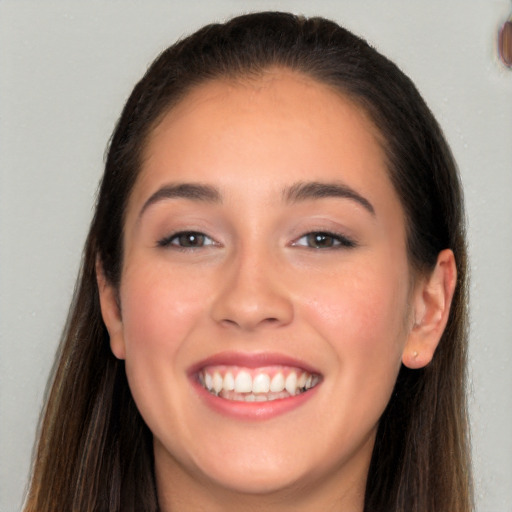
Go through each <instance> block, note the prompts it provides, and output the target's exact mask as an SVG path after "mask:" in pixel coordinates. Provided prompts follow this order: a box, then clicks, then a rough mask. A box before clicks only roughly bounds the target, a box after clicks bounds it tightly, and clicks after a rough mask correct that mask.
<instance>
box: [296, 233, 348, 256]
mask: <svg viewBox="0 0 512 512" xmlns="http://www.w3.org/2000/svg"><path fill="white" fill-rule="evenodd" d="M311 235H320V236H325V237H329V238H332V239H333V240H334V242H335V243H334V244H333V245H331V246H326V247H312V246H311V245H309V243H308V242H307V241H306V243H304V244H301V243H299V242H300V240H303V239H306V240H307V238H308V237H309V236H311ZM291 245H292V246H295V247H305V248H308V249H312V250H317V251H318V250H327V249H330V250H333V249H352V248H354V247H356V246H357V243H356V241H355V240H353V239H352V238H350V237H348V236H347V235H344V234H342V233H335V232H333V231H329V230H324V229H318V230H312V231H308V232H307V233H304V234H303V235H302V236H300V237H299V238H297V239H296V240H295V241H294V242H293V243H292V244H291Z"/></svg>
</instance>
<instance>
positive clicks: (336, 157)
mask: <svg viewBox="0 0 512 512" xmlns="http://www.w3.org/2000/svg"><path fill="white" fill-rule="evenodd" d="M326 179H328V180H330V181H336V180H338V179H339V180H349V181H350V183H349V184H350V185H351V186H354V187H355V188H357V189H360V190H363V191H364V190H365V189H368V188H374V189H378V190H380V191H381V192H385V191H386V192H387V193H388V194H391V195H392V196H393V199H394V200H396V201H398V198H397V197H396V195H394V190H393V187H392V185H391V183H390V180H389V178H388V173H387V166H386V159H385V153H384V150H383V148H382V145H381V143H380V136H379V133H378V130H377V129H376V127H375V125H374V123H373V122H372V121H371V120H370V118H369V116H368V115H367V114H366V112H365V111H364V110H363V109H362V108H361V107H360V106H358V105H357V104H356V103H355V102H354V101H352V100H350V99H349V98H348V97H346V96H344V95H342V94H341V93H340V92H339V91H335V90H334V89H333V88H332V87H329V86H328V85H325V84H322V83H319V82H317V81H316V80H314V79H312V78H310V77H308V76H305V75H303V74H300V73H297V72H293V71H289V70H282V69H274V70H269V71H267V72H266V73H264V74H262V75H260V76H258V77H250V78H244V79H237V80H234V79H232V80H228V79H223V80H220V79H219V80H213V81H210V82H206V83H203V84H201V85H199V86H197V87H195V88H194V89H193V90H192V91H190V92H189V93H188V94H187V95H186V96H185V97H184V99H183V100H181V101H180V102H179V103H178V104H177V105H175V106H174V107H173V108H172V109H171V110H170V111H169V112H168V113H167V114H166V115H165V116H164V117H163V118H162V120H161V122H160V123H159V124H158V125H157V126H156V127H155V128H154V130H153V131H152V132H151V134H150V136H149V138H148V141H147V144H146V147H145V152H144V159H143V166H142V169H141V173H140V176H139V178H138V181H137V185H136V187H135V190H134V193H133V199H134V201H135V202H140V201H142V200H144V196H146V197H147V195H148V194H150V193H152V191H154V190H153V189H154V188H155V187H157V186H158V185H161V184H164V183H165V182H166V181H186V182H188V181H191V180H193V181H200V182H210V181H211V180H214V181H215V182H216V183H215V184H216V185H218V186H219V187H220V188H222V187H223V185H224V184H225V185H233V184H235V183H236V182H241V183H242V184H244V185H245V186H246V187H253V188H254V190H256V189H257V188H258V186H259V185H261V183H265V182H266V180H267V181H268V180H271V181H272V182H274V183H275V185H276V188H278V187H280V188H283V187H284V186H286V185H288V184H289V183H290V181H293V182H297V181H311V180H320V181H322V180H326Z"/></svg>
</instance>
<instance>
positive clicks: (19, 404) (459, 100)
mask: <svg viewBox="0 0 512 512" xmlns="http://www.w3.org/2000/svg"><path fill="white" fill-rule="evenodd" d="M261 9H280V10H291V11H294V12H302V13H305V14H322V15H325V16H328V17H332V18H334V19H336V20H338V21H339V22H340V23H342V24H344V25H345V26H346V27H347V28H349V29H352V30H353V31H355V32H356V33H358V34H360V35H363V36H364V37H366V38H367V39H368V40H369V41H370V42H371V43H373V44H375V45H376V46H377V47H378V48H379V49H380V50H381V51H382V52H383V53H385V54H386V55H388V56H389V57H391V58H392V59H393V60H395V62H397V63H398V64H399V65H400V66H401V67H402V68H403V70H404V71H405V72H406V73H408V74H409V75H410V76H411V78H412V79H413V80H414V81H415V82H416V84H417V85H418V87H419V89H420V91H421V92H422V94H423V95H424V97H425V99H426V100H427V102H428V103H429V105H430V106H431V108H432V110H433V111H434V113H435V114H436V116H437V118H438V120H439V121H440V123H441V125H442V126H443V128H444V130H445V133H446V135H447V138H448V140H449V141H450V143H451V146H452V149H453V151H454V153H455V156H456V158H457V160H458V163H459V167H460V169H461V173H462V178H463V182H464V187H465V191H466V200H467V212H468V220H469V242H470V253H471V268H472V286H471V294H472V322H471V329H472V332H471V377H472V379H471V415H472V428H473V456H474V462H475V473H476V491H477V492H476V494H477V505H478V512H511V511H512V476H511V475H512V372H511V371H510V365H511V362H512V361H511V360H512V357H511V356H512V339H511V337H512V286H511V285H512V279H511V277H512V229H511V226H510V224H511V222H510V220H511V219H512V201H511V199H510V195H511V192H512V71H511V70H508V69H506V68H505V67H504V66H503V65H501V63H500V62H499V60H498V58H497V53H496V39H497V30H498V27H499V26H500V25H501V23H503V21H505V19H506V18H507V17H508V16H509V15H510V14H511V12H512V4H511V3H510V2H509V1H505V0H501V1H498V0H496V1H493V0H485V1H484V0H471V1H468V0H455V1H453V0H452V1H450V2H447V1H433V0H430V1H417V2H411V1H407V0H387V1H386V2H382V1H378V0H373V1H366V2H358V1H356V0H350V1H349V0H347V1H343V0H336V1H335V0H332V1H328V0H323V1H318V2H316V6H314V5H313V2H311V1H299V0H296V1H291V0H282V1H278V0H274V1H272V0H268V1H267V0H252V1H251V0H247V1H243V0H222V1H221V0H216V1H214V2H212V1H205V0H195V1H191V0H174V1H156V0H150V1H142V0H141V1H136V2H135V1H124V2H120V1H110V2H106V1H103V2H98V1H88V2H87V3H86V2H82V3H80V2H78V1H69V0H68V1H60V2H59V1H46V0H45V1H35V0H32V1H27V0H10V1H9V0H0V414H1V417H0V418H1V420H0V486H1V488H0V511H1V512H11V511H16V510H19V508H20V506H21V502H22V497H23V493H24V488H25V486H26V482H27V475H28V471H29V467H30V459H31V450H32V445H33V439H34V435H35V430H36V425H37V421H38V415H39V412H40V408H41V404H42V398H43V394H44V389H45V383H46V379H47V376H48V372H49V370H50V366H51V364H52V361H53V355H54V352H55V348H56V346H57V342H58V339H59V336H60V332H61V329H62V326H63V324H64V320H65V317H66V313H67V308H68V305H69V302H70V298H71V294H72V289H73V285H74V279H75V275H76V273H77V270H78V263H79V259H80V254H81V248H82V244H83V241H84V239H85V234H86V229H87V226H88V222H89V220H90V216H91V208H92V205H93V200H94V193H95V190H96V186H97V181H98V179H99V176H100V173H101V170H102V160H103V152H104V149H105V147H106V143H107V140H108V138H109V136H110V133H111V130H112V128H113V125H114V122H115V120H116V117H117V116H118V114H119V113H120V110H121V108H122V105H123V102H124V101H125V99H126V97H127V95H128V94H129V92H130V89H131V87H132V86H133V85H134V83H135V81H136V80H137V79H138V78H139V77H140V76H141V75H142V73H143V72H144V70H145V69H146V66H147V65H148V63H149V62H150V61H151V60H152V59H153V58H154V57H155V56H156V54H157V53H158V52H159V51H161V50H162V49H163V48H165V47H166V46H167V45H168V44H170V43H171V42H173V41H174V40H175V39H176V38H177V37H179V36H181V35H183V34H186V33H189V32H190V31H192V30H194V29H196V28H198V27H199V26H200V25H202V24H204V23H206V22H210V21H214V20H222V19H225V18H226V17H228V16H230V15H232V14H238V13H242V12H247V11H251V10H261Z"/></svg>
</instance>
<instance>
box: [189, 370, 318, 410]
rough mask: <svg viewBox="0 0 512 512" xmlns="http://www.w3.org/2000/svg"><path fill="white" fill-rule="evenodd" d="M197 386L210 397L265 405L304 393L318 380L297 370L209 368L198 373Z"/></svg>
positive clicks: (315, 375)
mask: <svg viewBox="0 0 512 512" xmlns="http://www.w3.org/2000/svg"><path fill="white" fill-rule="evenodd" d="M197 379H198V382H199V384H200V385H201V386H202V387H203V388H204V389H206V390H207V391H208V392H210V393H211V394H212V395H215V396H218V397H220V398H224V399H226V400H233V401H238V402H268V401H272V400H280V399H284V398H290V397H293V396H297V395H301V394H303V393H306V392H307V391H309V390H310V389H312V388H314V387H315V386H317V385H318V383H319V382H320V376H319V375H317V374H314V373H309V372H307V371H305V370H302V369H299V368H290V367H275V366H271V367H264V368H245V367H239V366H224V365H218V366H208V367H205V368H203V369H201V370H200V371H199V372H198V373H197Z"/></svg>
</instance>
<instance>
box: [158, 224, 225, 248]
mask: <svg viewBox="0 0 512 512" xmlns="http://www.w3.org/2000/svg"><path fill="white" fill-rule="evenodd" d="M186 235H189V236H198V237H199V236H201V237H204V239H205V240H208V241H209V242H208V243H204V244H203V245H200V246H196V247H195V246H193V245H191V246H185V245H180V244H177V243H173V241H174V240H177V239H179V237H181V236H186ZM216 245H217V246H218V245H220V244H219V243H218V242H216V241H215V240H214V239H213V238H212V237H210V236H208V235H207V234H206V233H203V232H202V231H198V230H195V229H181V230H179V231H175V232H173V233H171V234H170V235H167V236H164V237H163V238H161V239H159V240H157V242H156V246H157V247H161V248H166V247H172V248H173V249H178V250H182V251H190V250H197V249H202V248H204V247H210V246H216Z"/></svg>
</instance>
